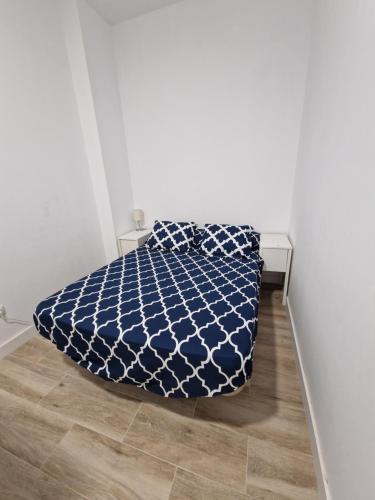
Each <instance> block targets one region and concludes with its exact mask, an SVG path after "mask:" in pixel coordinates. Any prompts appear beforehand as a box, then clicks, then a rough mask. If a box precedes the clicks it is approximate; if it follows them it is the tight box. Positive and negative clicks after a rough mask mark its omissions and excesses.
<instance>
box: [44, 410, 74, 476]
mask: <svg viewBox="0 0 375 500" xmlns="http://www.w3.org/2000/svg"><path fill="white" fill-rule="evenodd" d="M67 422H68V423H69V424H70V425H69V429H68V430H67V431H66V432H64V434H63V435H62V436H61V438H60V439H59V440H58V441H57V443H56V444H55V446H54V447H53V450H52V451H51V453H49V454H48V455H47V457H46V458H45V459H44V460H43V462H42V463H41V465H40V466H39V467H38V469H40V470H41V471H43V472H45V471H44V470H43V467H44V466H45V465H46V463H47V462H48V460H49V459H50V458H51V457H52V455H53V454H54V452H55V451H56V448H57V447H58V446H59V445H60V443H61V441H62V440H63V439H64V438H65V436H67V434H68V433H69V432H70V431H71V430H72V428H73V425H74V424H75V422H74V421H72V420H70V419H67Z"/></svg>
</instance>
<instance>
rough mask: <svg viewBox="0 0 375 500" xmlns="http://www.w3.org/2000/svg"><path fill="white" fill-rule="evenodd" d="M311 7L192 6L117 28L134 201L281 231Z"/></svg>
mask: <svg viewBox="0 0 375 500" xmlns="http://www.w3.org/2000/svg"><path fill="white" fill-rule="evenodd" d="M310 9H311V2H310V0H283V1H282V2H280V1H279V0H268V1H264V0H231V1H228V0H189V1H185V2H181V3H178V4H175V5H172V6H170V7H167V8H164V9H161V10H158V11H155V12H152V13H149V14H147V15H144V16H142V17H139V18H136V19H133V20H129V21H126V22H123V23H122V24H119V25H117V26H115V27H114V31H115V49H116V53H117V59H118V67H119V77H120V92H121V96H122V102H123V113H124V119H125V131H126V138H127V145H128V154H129V163H130V170H131V176H132V183H133V189H134V201H135V205H136V206H139V207H141V208H144V209H145V211H146V215H147V218H148V223H152V221H153V219H154V218H155V217H160V218H172V219H180V220H189V219H193V220H196V221H197V222H200V223H204V222H210V221H212V222H214V221H216V222H232V223H246V222H248V223H252V224H253V225H255V226H256V227H257V228H258V229H260V230H263V231H286V230H287V229H288V224H289V218H290V207H291V200H292V188H293V178H294V170H295V164H296V153H297V144H298V136H299V127H300V119H301V112H302V103H303V95H304V88H305V73H306V68H307V58H308V42H309V28H310Z"/></svg>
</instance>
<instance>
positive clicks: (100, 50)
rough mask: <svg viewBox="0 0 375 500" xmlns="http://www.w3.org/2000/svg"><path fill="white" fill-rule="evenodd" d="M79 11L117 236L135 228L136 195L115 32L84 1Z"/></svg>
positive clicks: (80, 4)
mask: <svg viewBox="0 0 375 500" xmlns="http://www.w3.org/2000/svg"><path fill="white" fill-rule="evenodd" d="M65 1H66V0H65ZM78 8H79V16H80V21H81V28H82V35H83V43H84V47H85V53H86V60H87V67H88V72H89V77H90V83H91V90H92V95H93V101H94V106H95V113H96V120H97V124H98V130H99V136H100V142H101V150H102V154H103V161H104V168H105V173H106V178H107V184H108V192H109V198H110V204H111V208H112V216H113V222H114V226H115V231H116V234H122V233H124V232H125V231H126V230H128V229H130V228H131V227H132V222H131V216H130V213H131V210H132V208H133V195H132V191H131V183H130V173H129V165H128V156H127V150H126V141H125V132H124V124H123V118H122V111H121V100H120V93H119V88H118V80H117V72H116V64H115V59H114V53H113V41H112V30H111V27H110V26H109V25H108V24H107V23H106V21H104V20H103V19H102V18H101V17H100V16H99V15H98V14H97V13H96V12H95V10H94V9H92V7H90V6H89V5H88V4H87V3H86V2H85V0H79V1H78Z"/></svg>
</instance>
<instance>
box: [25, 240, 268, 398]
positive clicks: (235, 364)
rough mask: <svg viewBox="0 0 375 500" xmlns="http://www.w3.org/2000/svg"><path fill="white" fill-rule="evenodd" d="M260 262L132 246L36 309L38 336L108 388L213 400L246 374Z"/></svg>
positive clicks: (254, 328) (249, 368)
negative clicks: (134, 387)
mask: <svg viewBox="0 0 375 500" xmlns="http://www.w3.org/2000/svg"><path fill="white" fill-rule="evenodd" d="M262 265H263V261H262V259H261V258H260V256H259V254H258V253H257V252H253V254H252V256H251V258H249V260H244V259H235V258H222V257H207V256H204V255H202V254H200V253H198V252H197V251H195V250H191V251H189V252H186V253H181V252H165V251H159V250H152V249H150V248H148V247H146V246H143V247H141V248H138V249H137V250H135V251H133V252H131V253H129V254H128V255H126V256H125V257H122V258H120V259H117V260H115V261H114V262H112V263H111V264H109V265H108V266H105V267H103V268H101V269H99V270H98V271H95V272H93V273H92V274H90V275H88V276H86V277H85V278H82V279H80V280H78V281H76V282H75V283H73V284H71V285H69V286H67V287H65V288H64V289H63V290H61V291H59V292H57V293H55V294H54V295H52V296H51V297H49V298H47V299H46V300H44V301H43V302H41V303H40V304H39V305H38V307H37V308H36V311H35V313H34V322H35V325H36V328H37V329H38V331H39V333H40V334H41V335H43V337H46V338H47V339H49V340H51V341H52V342H53V343H54V344H56V346H57V348H58V349H59V350H61V351H63V352H64V353H65V354H67V355H68V356H70V357H71V358H72V359H73V360H74V361H76V362H77V363H78V364H79V365H80V366H83V367H85V368H86V369H87V370H89V371H90V372H92V373H94V374H96V375H99V376H100V377H102V378H104V379H106V380H112V381H114V382H123V383H130V384H135V385H138V386H140V387H143V388H144V389H146V390H148V391H152V392H154V393H157V394H160V395H161V396H166V397H196V396H215V395H218V394H224V393H230V392H232V391H234V390H235V389H237V388H238V387H240V386H241V385H243V384H244V382H245V381H246V380H247V379H248V378H249V377H250V375H251V371H252V355H253V347H254V342H255V337H256V332H257V316H258V292H259V286H260V276H261V270H262Z"/></svg>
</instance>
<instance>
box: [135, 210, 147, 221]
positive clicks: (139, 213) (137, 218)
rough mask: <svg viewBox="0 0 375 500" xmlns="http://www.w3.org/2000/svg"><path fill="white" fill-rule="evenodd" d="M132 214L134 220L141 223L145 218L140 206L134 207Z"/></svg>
mask: <svg viewBox="0 0 375 500" xmlns="http://www.w3.org/2000/svg"><path fill="white" fill-rule="evenodd" d="M132 215H133V221H134V222H138V223H142V222H143V221H144V220H145V214H144V213H143V210H141V209H140V208H135V209H134V210H133V212H132Z"/></svg>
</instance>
